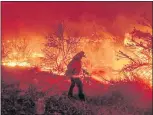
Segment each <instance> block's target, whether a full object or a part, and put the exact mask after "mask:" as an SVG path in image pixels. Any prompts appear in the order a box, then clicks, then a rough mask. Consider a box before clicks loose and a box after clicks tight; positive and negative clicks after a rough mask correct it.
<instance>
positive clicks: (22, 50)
mask: <svg viewBox="0 0 153 115" xmlns="http://www.w3.org/2000/svg"><path fill="white" fill-rule="evenodd" d="M28 45H29V41H28V40H27V39H26V38H20V39H12V40H3V41H2V61H3V64H10V63H11V64H14V65H18V64H19V65H20V63H21V62H22V63H27V61H28V58H29V57H30V55H31V50H30V49H29V48H28Z"/></svg>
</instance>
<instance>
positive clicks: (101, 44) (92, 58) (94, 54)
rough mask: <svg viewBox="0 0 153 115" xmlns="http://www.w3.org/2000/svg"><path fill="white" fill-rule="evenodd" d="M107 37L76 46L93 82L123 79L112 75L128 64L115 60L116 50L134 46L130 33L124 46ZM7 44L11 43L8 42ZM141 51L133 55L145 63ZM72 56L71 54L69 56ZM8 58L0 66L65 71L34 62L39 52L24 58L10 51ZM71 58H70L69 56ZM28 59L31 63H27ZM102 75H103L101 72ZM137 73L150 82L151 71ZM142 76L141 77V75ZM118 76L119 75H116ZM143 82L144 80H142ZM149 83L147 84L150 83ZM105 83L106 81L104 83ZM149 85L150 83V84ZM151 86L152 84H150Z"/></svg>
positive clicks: (40, 54) (59, 59)
mask: <svg viewBox="0 0 153 115" xmlns="http://www.w3.org/2000/svg"><path fill="white" fill-rule="evenodd" d="M107 37H110V36H107V35H106V36H105V37H104V38H106V39H103V38H99V39H97V40H92V38H88V39H86V38H82V39H81V41H80V43H79V46H78V51H80V50H83V51H84V52H85V53H86V57H87V58H86V59H84V60H83V64H84V68H85V69H87V70H88V72H89V73H91V77H93V78H94V79H95V80H97V81H100V82H104V81H105V80H104V79H103V78H105V79H106V80H108V81H109V80H118V79H124V78H125V76H123V75H121V76H120V78H117V77H116V75H114V73H113V70H120V69H121V68H123V67H124V65H126V64H129V63H130V62H129V61H127V60H125V59H121V60H120V61H118V60H117V59H116V51H118V49H120V50H124V51H125V52H126V53H127V52H128V49H126V48H125V47H126V46H128V45H135V44H134V43H133V42H132V41H131V40H132V36H131V35H130V33H125V38H124V41H123V42H124V45H123V46H119V45H118V44H116V42H114V41H113V40H112V39H107ZM7 42H9V43H10V42H11V41H10V40H9V41H7ZM142 50H143V49H142V48H137V49H136V50H135V51H134V53H135V55H136V56H137V57H136V58H138V57H139V58H141V59H143V61H144V62H147V59H146V57H145V56H144V55H143V54H142V53H141V51H142ZM69 55H72V54H69ZM129 55H130V56H135V55H132V54H129ZM9 56H10V57H11V58H10V57H9V58H6V59H4V60H3V61H2V65H5V66H11V67H15V66H21V67H23V66H24V67H32V66H33V64H32V63H33V62H35V63H36V64H38V65H37V66H40V70H41V71H47V72H49V71H50V72H53V73H55V74H61V75H63V74H64V71H65V69H66V67H65V66H62V65H61V66H62V67H63V68H64V69H63V70H62V71H63V72H60V73H58V71H57V70H53V68H52V67H53V66H54V65H51V66H52V67H49V66H46V65H43V64H42V62H41V61H39V62H38V60H36V59H37V58H44V57H45V55H44V54H43V53H42V52H41V53H40V52H32V53H31V54H30V55H28V56H25V55H23V54H22V52H17V51H12V52H10V53H9ZM70 57H71V56H70ZM29 59H30V60H31V62H29ZM61 61H62V58H61V57H58V59H57V64H60V62H61ZM102 71H103V72H104V73H103V72H102ZM137 73H138V74H139V75H140V76H142V77H143V76H146V77H147V78H148V79H149V80H150V81H152V79H151V76H152V71H151V69H150V68H149V69H144V68H139V70H138V71H137ZM142 74H143V75H142ZM127 75H128V76H129V77H130V74H129V73H128V72H127ZM118 76H119V75H118ZM102 77H103V78H102ZM144 80H145V79H144ZM150 81H149V82H150ZM105 82H106V81H105ZM150 84H151V83H150ZM151 85H152V84H151Z"/></svg>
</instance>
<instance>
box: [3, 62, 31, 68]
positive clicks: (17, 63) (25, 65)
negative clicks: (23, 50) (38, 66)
mask: <svg viewBox="0 0 153 115" xmlns="http://www.w3.org/2000/svg"><path fill="white" fill-rule="evenodd" d="M2 65H5V66H11V67H15V66H22V67H30V66H31V65H30V64H29V63H28V62H3V63H2Z"/></svg>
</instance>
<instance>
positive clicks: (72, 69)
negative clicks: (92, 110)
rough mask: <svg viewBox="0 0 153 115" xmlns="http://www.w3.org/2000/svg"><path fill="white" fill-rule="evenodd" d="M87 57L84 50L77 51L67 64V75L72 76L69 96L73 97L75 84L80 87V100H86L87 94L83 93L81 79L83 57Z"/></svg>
mask: <svg viewBox="0 0 153 115" xmlns="http://www.w3.org/2000/svg"><path fill="white" fill-rule="evenodd" d="M83 57H85V53H84V52H83V51H81V52H79V53H77V54H76V55H75V56H74V57H73V58H72V60H71V61H70V63H69V64H68V65H67V70H66V73H65V74H66V76H68V77H70V79H71V85H70V88H69V92H68V97H73V88H74V87H75V85H77V87H78V96H79V98H80V100H82V101H85V96H84V93H83V84H82V81H81V79H80V77H81V74H82V72H83V71H82V62H81V59H82V58H83Z"/></svg>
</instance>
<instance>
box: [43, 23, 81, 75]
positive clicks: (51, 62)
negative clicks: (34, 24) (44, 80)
mask: <svg viewBox="0 0 153 115" xmlns="http://www.w3.org/2000/svg"><path fill="white" fill-rule="evenodd" d="M64 30H65V27H64V23H60V24H59V25H58V28H57V30H56V32H55V33H52V34H50V35H48V36H47V37H46V41H47V42H46V43H45V48H44V49H43V52H44V54H45V58H44V65H45V66H47V67H50V68H51V71H53V72H58V74H60V73H62V72H64V69H65V67H66V65H67V63H68V62H69V60H70V59H71V58H72V56H73V53H75V52H76V50H77V46H78V43H79V41H80V38H76V37H71V36H69V35H67V36H64Z"/></svg>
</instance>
